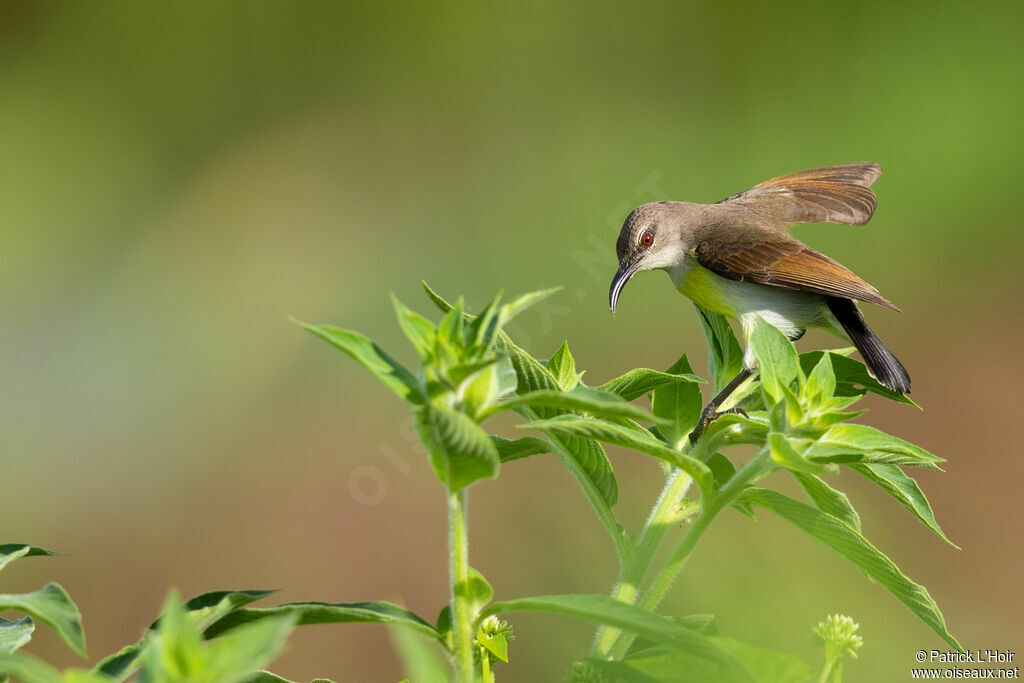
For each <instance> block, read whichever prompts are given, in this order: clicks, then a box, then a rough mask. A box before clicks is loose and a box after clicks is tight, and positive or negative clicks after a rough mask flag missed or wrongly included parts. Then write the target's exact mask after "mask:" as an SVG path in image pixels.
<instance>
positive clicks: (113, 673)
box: [93, 590, 275, 680]
mask: <svg viewBox="0 0 1024 683" xmlns="http://www.w3.org/2000/svg"><path fill="white" fill-rule="evenodd" d="M274 592H275V591H272V590H222V591H210V592H208V593H202V594H200V595H197V596H195V597H194V598H192V599H190V600H189V601H188V602H186V603H185V609H186V611H187V614H188V619H189V621H190V622H191V624H192V627H193V628H194V629H195V630H196V631H203V630H205V629H206V628H207V627H208V626H209V625H210V624H212V623H213V622H215V621H217V620H218V619H220V618H221V617H223V616H224V615H226V614H228V613H230V612H232V611H234V610H236V609H238V608H239V607H242V606H244V605H248V604H250V603H252V602H255V601H256V600H260V599H261V598H265V597H267V596H268V595H270V594H272V593H274ZM159 626H160V620H159V619H157V620H156V621H154V622H153V623H152V624H151V625H150V627H149V629H150V630H155V629H157V628H159ZM143 644H144V641H143V640H140V641H139V642H137V643H134V644H132V645H128V646H127V647H124V648H122V649H121V650H120V651H119V652H116V653H114V654H112V655H109V656H107V657H105V658H103V659H102V660H100V662H99V663H98V664H97V665H96V667H95V668H94V669H93V671H95V672H97V673H101V674H104V675H106V676H109V677H111V678H113V679H115V680H123V679H125V678H127V677H128V676H129V675H131V674H132V673H134V672H135V670H136V668H138V659H139V654H140V653H141V652H142V647H143Z"/></svg>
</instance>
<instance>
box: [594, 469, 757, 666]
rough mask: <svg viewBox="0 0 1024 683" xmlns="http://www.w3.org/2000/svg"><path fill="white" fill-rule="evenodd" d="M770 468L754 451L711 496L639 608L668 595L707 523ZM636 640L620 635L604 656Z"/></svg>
mask: <svg viewBox="0 0 1024 683" xmlns="http://www.w3.org/2000/svg"><path fill="white" fill-rule="evenodd" d="M769 469H770V456H769V454H768V452H767V450H762V451H760V452H758V454H757V455H755V456H754V457H753V458H751V459H750V460H749V461H748V462H747V463H746V464H745V465H744V466H743V467H741V468H740V469H739V470H738V471H737V472H736V474H734V475H733V476H732V478H731V479H729V481H728V482H726V484H725V486H723V487H722V488H721V489H720V490H719V492H718V493H717V494H716V495H715V496H714V497H712V498H711V499H710V500H709V501H705V505H704V508H703V509H702V510H701V513H700V515H698V516H697V519H696V520H695V521H694V523H693V525H692V526H691V527H690V528H689V529H688V530H687V531H686V534H685V535H684V536H683V539H682V541H680V543H679V545H678V546H677V547H676V549H675V550H674V551H673V552H672V556H671V557H670V558H669V561H668V563H667V564H666V565H665V567H664V568H663V569H662V570H661V571H660V572H659V573H658V574H657V576H655V577H654V580H653V581H652V582H651V584H650V587H649V588H648V589H647V591H646V592H645V593H644V596H643V599H642V600H641V601H640V605H641V606H642V607H643V608H645V609H649V610H654V609H655V608H656V607H657V606H658V605H659V604H660V603H661V601H662V599H663V598H664V597H665V594H666V593H668V589H669V588H670V587H671V586H672V583H673V582H674V581H675V580H676V577H677V576H679V572H680V571H682V569H683V567H684V566H685V565H686V561H687V560H688V559H689V557H690V553H691V552H692V551H693V549H694V547H695V546H696V545H697V541H699V540H700V537H701V536H702V535H703V534H704V532H705V531H707V529H708V527H709V526H710V525H711V521H712V520H713V519H714V518H715V516H716V515H718V513H719V512H721V511H722V510H723V509H725V508H726V507H728V506H730V505H732V504H733V503H734V502H736V499H737V498H738V497H739V495H740V494H741V493H743V491H744V490H745V489H746V488H747V487H748V486H749V485H750V484H751V483H753V482H754V481H756V480H757V479H759V478H760V477H762V476H763V475H764V474H766V473H767V472H768V470H769ZM635 638H636V635H635V634H632V633H626V632H623V633H620V634H619V636H618V638H616V639H615V642H614V643H612V645H611V646H610V647H609V649H608V650H607V655H606V656H607V657H608V658H610V659H620V658H622V657H623V656H624V655H625V654H626V651H627V650H628V649H629V646H630V645H631V644H632V642H633V640H634V639H635Z"/></svg>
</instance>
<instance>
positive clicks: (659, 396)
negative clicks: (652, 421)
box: [651, 354, 703, 449]
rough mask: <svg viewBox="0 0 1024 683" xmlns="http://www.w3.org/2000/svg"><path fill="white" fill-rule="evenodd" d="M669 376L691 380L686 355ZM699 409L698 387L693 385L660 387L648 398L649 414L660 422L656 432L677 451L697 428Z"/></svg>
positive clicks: (678, 361)
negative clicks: (649, 399) (652, 414)
mask: <svg viewBox="0 0 1024 683" xmlns="http://www.w3.org/2000/svg"><path fill="white" fill-rule="evenodd" d="M668 373H669V374H674V375H682V376H690V377H692V376H693V369H692V368H691V367H690V363H689V361H688V360H686V355H685V354H684V355H683V356H681V357H680V358H679V360H677V361H676V362H675V363H674V364H673V365H672V367H670V368H669V369H668ZM702 406H703V399H701V395H700V387H698V386H697V385H696V384H695V383H693V382H673V383H671V384H663V385H661V386H659V387H658V388H656V389H655V390H654V395H653V396H652V397H651V412H653V413H654V416H655V417H657V418H658V420H659V426H658V431H660V432H661V435H662V436H664V437H665V440H666V441H667V442H668V443H669V445H671V446H672V447H673V448H676V449H678V448H679V447H680V446H682V445H683V443H684V441H685V440H686V437H687V436H688V435H689V434H690V432H692V431H693V428H694V427H696V426H697V421H698V420H699V419H700V414H701V408H702Z"/></svg>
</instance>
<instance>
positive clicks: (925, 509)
mask: <svg viewBox="0 0 1024 683" xmlns="http://www.w3.org/2000/svg"><path fill="white" fill-rule="evenodd" d="M850 469H852V470H853V471H854V472H857V473H858V474H860V475H862V476H864V477H866V478H868V479H869V480H871V481H873V482H875V483H876V484H878V485H879V486H880V487H882V490H884V491H885V492H886V493H888V494H889V495H890V496H892V497H893V498H895V499H896V500H897V501H898V502H899V504H900V505H902V506H903V507H905V508H906V509H907V510H909V511H910V513H911V514H913V515H914V516H915V517H917V518H918V519H919V520H921V522H923V523H924V525H925V526H927V527H928V528H929V529H931V530H932V531H933V532H935V535H936V536H938V537H939V538H941V539H942V540H943V541H945V542H946V543H948V544H950V545H951V546H953V547H954V548H957V549H959V548H960V546H958V545H957V544H956V543H953V541H951V540H949V539H948V538H947V537H946V534H944V533H943V532H942V529H940V528H939V523H938V522H936V521H935V513H934V512H932V506H931V505H929V503H928V499H927V498H926V497H925V495H924V491H922V490H921V487H920V486H918V485H917V482H916V481H914V479H913V478H912V477H911V476H909V475H908V474H907V473H905V472H904V471H903V470H901V469H900V468H899V467H897V466H896V465H879V464H865V465H850Z"/></svg>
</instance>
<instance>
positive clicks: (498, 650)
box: [476, 632, 508, 662]
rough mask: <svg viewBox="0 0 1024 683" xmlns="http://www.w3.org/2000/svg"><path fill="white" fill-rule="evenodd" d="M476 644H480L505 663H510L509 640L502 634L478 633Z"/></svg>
mask: <svg viewBox="0 0 1024 683" xmlns="http://www.w3.org/2000/svg"><path fill="white" fill-rule="evenodd" d="M476 642H478V643H480V644H481V645H482V646H483V647H484V648H486V649H487V651H488V652H490V653H491V654H492V655H494V656H495V657H497V658H498V659H500V660H501V661H503V662H507V661H508V639H507V638H505V636H504V635H503V634H501V633H495V634H493V635H492V634H485V633H482V632H478V633H477V636H476Z"/></svg>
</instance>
